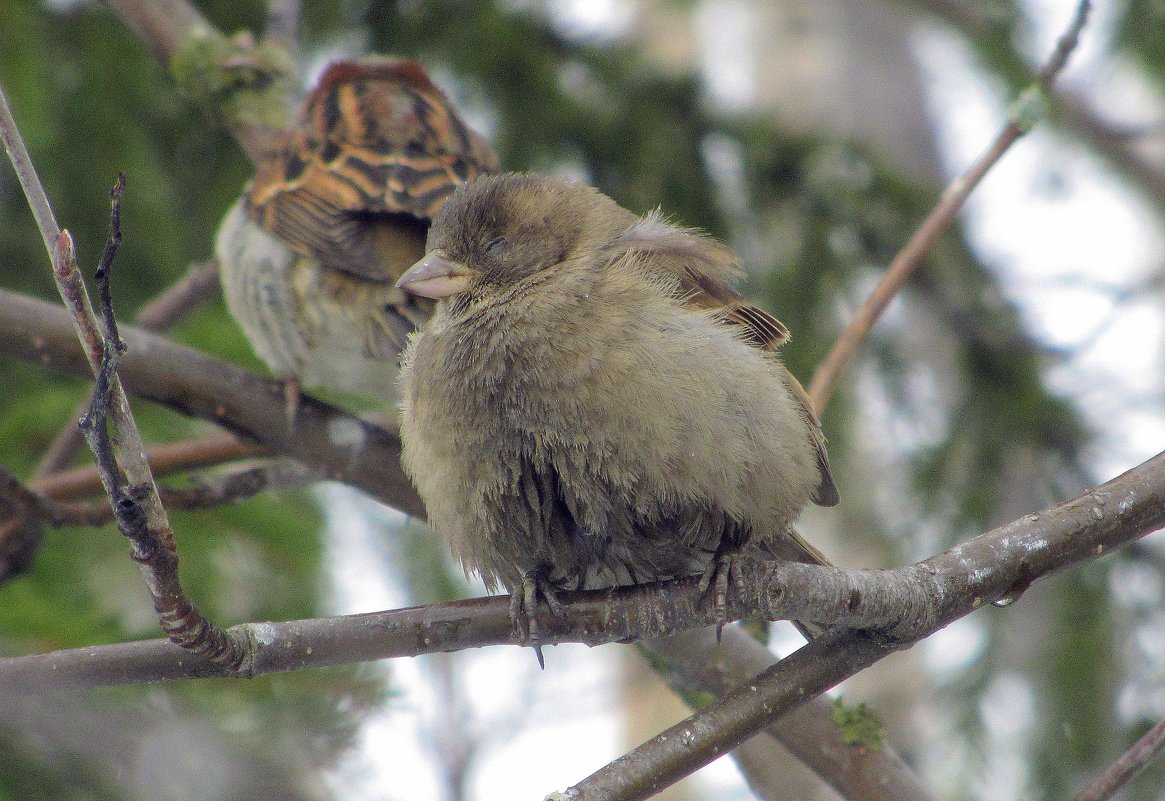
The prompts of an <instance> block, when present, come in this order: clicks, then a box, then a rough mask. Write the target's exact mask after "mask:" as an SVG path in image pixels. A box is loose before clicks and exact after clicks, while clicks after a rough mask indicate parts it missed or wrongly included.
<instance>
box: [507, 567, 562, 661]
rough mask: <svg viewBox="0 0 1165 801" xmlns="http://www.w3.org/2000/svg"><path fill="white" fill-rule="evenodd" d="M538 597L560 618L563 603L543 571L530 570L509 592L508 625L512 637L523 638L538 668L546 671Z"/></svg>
mask: <svg viewBox="0 0 1165 801" xmlns="http://www.w3.org/2000/svg"><path fill="white" fill-rule="evenodd" d="M539 595H541V596H542V598H543V599H544V600H545V601H546V605H547V606H548V607H550V613H551V614H552V615H554V616H555V617H562V616H563V609H562V602H561V601H559V600H558V594H557V592H556V591H555V589H554V587H553V585H552V584H551V583H550V581H549V579H547V577H546V572H545V571H542V570H531V571H530V572H528V573H526V575H524V576H522V583H521V584H519V585H518V586H517V587H515V588H514V590H513V592H512V593H510V622H511V623H512V625H513V627H514V634H515V635H516V636H517V637H520V638H524V639H525V640H526V641H527V642H528V643H529V644H530V646H531V647H533V649H534V655H535V656H536V657H538V667H540V668H542V669H543V670H545V669H546V660H545V659H543V657H542V626H541V624H540V623H539V617H538V596H539Z"/></svg>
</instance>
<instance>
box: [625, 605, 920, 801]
mask: <svg viewBox="0 0 1165 801" xmlns="http://www.w3.org/2000/svg"><path fill="white" fill-rule="evenodd" d="M644 647H645V648H646V649H647V650H648V651H649V652H650V654H651V659H652V663H653V664H654V665H656V666H657V669H659V670H660V672H661V674H662V675H663V677H664V679H665V680H666V681H668V683H669V684H672V685H673V686H675V688H676V689H677V691H678V692H679V693H680V694H681V696H684V697H688V698H691V697H692V696H693V695H696V694H699V693H703V694H705V695H706V696H712V697H717V698H718V697H721V696H723V695H725V694H727V693H729V692H731V691H732V690H734V689H736V688H737V687H740V686H741V685H743V684H745V683H747V682H749V681H751V680H752V678H753V677H754V676H756V675H757V674H758V673H761V672H762V671H764V670H767V669H769V668H770V667H772V666H773V665H774V664H775V663H776V661H777V660H776V658H775V657H774V656H773V652H772V651H770V650H769V649H768V648H766V647H765V646H764V645H762V644H760V643H759V642H757V641H756V640H755V639H753V637H752V636H750V635H749V634H747V633H746V632H745V631H744V630H743V629H740V628H737V627H729V628H726V629H725V630H724V634H723V639H722V641H721V642H720V643H719V645H717V643H716V635H715V632H714V630H713V629H711V628H706V629H698V630H695V631H687V632H682V633H680V634H675V635H672V636H670V637H661V638H658V639H654V640H649V641H647V642H645V643H644ZM709 654H711V655H714V656H715V657H717V658H714V659H709V658H708V656H709ZM832 709H833V705H832V704H831V703H830V702H829V701H827V700H826V699H823V698H816V699H814V700H813V701H811V702H810V703H808V704H806V705H805V706H804V707H802V708H801V709H797V710H794V711H793V712H790V713H789V714H788V715H786V716H785V717H783V718H781V719H780V720H777V721H775V722H774V723H772V724H771V725H769V726H768V727H767V728H766V729H765V731H766V733H767V736H770V737H772V738H774V739H776V740H777V742H779V743H780V744H781V745H782V746H784V747H785V748H786V749H788V751H789V752H791V753H792V754H793V755H794V756H796V757H797V758H798V759H799V760H801V761H802V762H803V763H805V764H806V765H807V766H809V767H810V768H811V769H812V770H813V771H814V772H815V773H817V775H818V776H820V777H821V778H822V779H824V780H825V781H826V782H827V783H828V784H829V785H830V786H831V787H833V788H834V789H835V790H836V791H837V792H838V793H840V794H841V796H842V797H843V798H854V799H874V798H892V799H894V801H933V798H934V796H932V795H931V794H930V792H929V791H928V790H927V789H926V787H924V786H923V785H922V783H921V782H920V781H919V779H918V777H917V776H916V775H915V774H914V772H913V771H911V770H910V768H909V767H908V766H907V765H906V764H905V763H904V762H903V761H902V758H901V757H900V756H898V754H897V753H896V752H895V751H894V749H893V748H891V747H890V746H889V745H888V744H886V745H884V746H883V747H882V748H880V749H870V748H859V747H855V746H853V745H850V744H848V743H846V742H845V740H844V739H843V737H842V733H841V730H840V728H839V727H838V726H837V725H836V724H835V723H834V722H833V720H832Z"/></svg>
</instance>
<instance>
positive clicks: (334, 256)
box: [216, 57, 497, 413]
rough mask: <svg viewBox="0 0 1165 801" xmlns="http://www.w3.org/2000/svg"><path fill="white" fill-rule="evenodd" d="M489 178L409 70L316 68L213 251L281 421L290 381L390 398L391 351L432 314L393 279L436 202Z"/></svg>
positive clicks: (492, 166)
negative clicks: (282, 391)
mask: <svg viewBox="0 0 1165 801" xmlns="http://www.w3.org/2000/svg"><path fill="white" fill-rule="evenodd" d="M496 169H497V157H496V156H495V155H494V153H493V150H492V149H491V148H490V146H489V144H488V143H487V142H486V141H485V140H484V139H483V138H482V137H481V136H479V135H478V134H477V133H475V132H474V131H472V130H471V129H470V128H469V127H468V126H467V125H466V124H465V122H464V121H463V120H462V119H461V117H460V116H459V115H458V113H457V111H456V110H455V109H454V108H453V106H452V105H451V104H450V102H449V99H448V98H447V97H446V96H445V95H444V94H443V93H442V92H441V90H439V89H438V88H437V87H436V86H434V85H433V83H432V82H431V81H430V80H429V78H428V76H427V75H426V74H425V72H424V70H423V69H421V67H420V66H418V65H417V64H415V63H413V62H410V61H403V60H396V59H387V58H380V57H368V58H362V59H353V60H346V61H339V62H336V63H334V64H332V65H331V66H329V67H328V68H327V69H326V70H325V71H324V72H323V74H322V76H321V77H320V80H319V82H318V85H317V86H316V88H315V89H314V90H313V91H312V92H311V93H310V94H309V95H308V96H307V98H306V99H305V100H304V103H303V106H302V109H301V111H300V117H299V121H298V123H297V125H296V127H294V128H293V129H292V130H290V131H288V132H286V133H285V134H284V135H283V137H282V139H280V140H279V141H278V143H277V145H276V146H275V147H274V148H272V151H271V154H270V155H269V156H268V157H267V158H266V159H265V160H264V161H263V162H262V163H261V164H260V165H259V168H258V172H257V174H256V176H255V179H254V181H253V182H252V183H251V185H250V186H249V187H248V188H247V189H246V191H245V192H244V194H243V197H242V198H241V199H240V200H239V202H238V203H236V204H235V205H234V207H233V208H232V209H231V210H230V212H229V213H228V214H227V216H226V219H225V220H224V221H223V224H222V226H221V227H220V229H219V233H218V239H217V243H216V252H217V256H218V261H219V269H220V275H221V281H222V285H223V290H224V294H225V296H226V301H227V305H228V307H229V308H230V311H231V313H232V314H233V315H234V317H235V319H236V320H237V321H238V323H239V325H240V326H241V327H242V329H243V331H244V333H245V334H246V335H247V338H248V339H249V340H250V342H251V344H252V346H253V347H254V349H255V351H256V353H258V355H259V356H260V357H261V358H262V359H263V360H264V361H265V362H266V363H267V365H268V367H270V369H271V371H272V372H273V373H274V374H276V375H277V376H279V377H281V378H283V379H286V380H287V381H288V389H289V395H288V397H289V411H291V412H292V413H294V403H295V400H296V399H297V398H298V390H299V385H301V384H302V385H304V386H325V387H328V388H331V389H336V390H340V391H343V392H348V393H352V394H358V395H365V396H370V397H375V398H377V399H379V400H385V399H388V398H391V397H392V394H393V392H394V391H395V387H396V370H397V360H398V354H399V353H400V351H401V349H402V348H403V347H404V345H405V342H406V339H407V337H408V334H409V333H410V332H411V331H412V330H413V329H414V328H416V327H417V326H419V325H422V324H423V323H424V322H425V320H427V319H428V317H429V315H430V314H431V312H432V307H433V303H432V301H430V300H428V299H425V298H418V297H417V296H411V295H408V294H406V293H404V292H402V291H401V290H400V289H398V288H397V287H396V286H395V284H396V280H397V279H398V278H400V276H401V274H402V273H403V272H404V271H405V270H406V269H408V267H409V266H410V265H412V264H413V262H415V261H416V260H417V259H418V258H420V257H421V255H422V254H423V253H424V243H425V233H426V231H427V230H428V227H429V222H430V220H431V219H432V217H433V214H434V213H435V212H436V211H437V209H438V208H440V206H441V204H442V203H443V202H444V201H445V199H446V198H447V197H448V196H449V194H450V193H452V192H453V190H454V189H455V188H456V187H457V186H459V185H460V184H462V183H464V182H465V181H467V180H469V179H470V178H473V177H474V176H476V175H479V174H481V173H483V172H488V171H494V170H496Z"/></svg>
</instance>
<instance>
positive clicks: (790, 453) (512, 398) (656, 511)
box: [398, 174, 838, 662]
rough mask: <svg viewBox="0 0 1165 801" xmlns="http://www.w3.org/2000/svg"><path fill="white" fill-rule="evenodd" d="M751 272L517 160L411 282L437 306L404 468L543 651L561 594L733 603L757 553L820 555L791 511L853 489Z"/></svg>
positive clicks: (448, 212) (470, 197)
mask: <svg viewBox="0 0 1165 801" xmlns="http://www.w3.org/2000/svg"><path fill="white" fill-rule="evenodd" d="M739 273H740V268H739V266H738V264H737V258H736V256H735V255H734V254H733V253H731V252H730V251H729V250H728V249H727V248H725V247H724V246H723V245H721V244H719V243H718V242H716V241H714V240H712V239H709V238H707V237H705V236H702V235H700V234H698V233H696V232H694V231H691V230H688V229H684V228H681V227H678V226H676V225H673V224H671V223H668V222H667V221H665V220H664V219H663V218H662V217H661V216H660V214H659V213H658V212H653V213H651V214H649V215H647V216H646V217H639V216H637V215H635V214H633V213H632V212H630V211H627V210H626V209H624V208H621V207H620V206H618V205H617V204H616V203H615V202H614V201H613V200H611V199H610V198H608V197H606V196H605V195H603V194H601V193H599V192H598V191H596V190H594V189H592V188H590V187H587V186H584V185H581V184H577V183H570V182H568V181H566V180H561V179H557V178H550V177H537V176H527V175H516V174H505V175H498V176H485V177H481V178H478V179H475V180H474V181H472V182H469V183H467V184H466V185H464V186H462V187H459V188H458V190H457V191H456V192H455V193H454V194H453V196H452V197H451V198H450V199H449V200H448V201H447V202H446V204H445V205H444V206H443V207H442V208H441V210H440V211H439V212H438V213H437V216H436V217H435V218H434V221H433V226H432V228H431V229H430V231H429V236H428V243H427V253H426V255H425V257H424V259H422V260H421V261H419V262H418V263H417V264H416V265H415V266H413V267H412V268H411V269H409V271H408V272H406V273H405V274H404V276H403V277H402V278H401V279H400V281H399V282H398V286H400V287H401V288H403V289H405V290H407V291H408V292H409V293H411V294H414V295H419V296H421V297H425V298H431V299H435V300H438V301H439V303H438V304H437V309H436V312H435V313H434V316H433V319H432V320H431V321H430V322H429V324H428V325H427V327H426V328H424V329H423V330H422V331H420V332H419V333H417V334H414V335H413V337H412V339H411V341H410V344H409V347H408V349H407V350H406V351H405V355H404V357H403V359H402V367H401V376H400V380H401V415H402V421H401V436H402V439H403V442H404V448H403V459H404V465H405V468H406V470H407V471H408V473H409V474H410V476H411V477H412V479H413V481H414V482H415V483H416V485H417V488H418V490H419V491H420V494H421V497H422V498H423V499H424V501H425V506H426V509H427V510H428V514H429V520H430V522H431V523H432V524H433V525H434V526H435V527H436V528H437V529H438V530H439V531H440V532H442V533H443V534H444V535H445V536H446V537H447V538H448V539H449V541H450V543H451V546H452V550H453V552H454V554H455V555H456V556H457V557H459V558H460V560H461V561H462V563H463V565H464V566H465V567H466V569H467V570H468V569H474V570H477V571H478V572H479V573H480V574H481V576H482V578H483V579H484V580H485V582H486V584H487V585H488V586H490V587H491V588H493V587H496V586H497V585H499V584H501V585H503V586H505V587H506V588H507V589H509V590H510V591H511V592H512V602H511V610H512V612H513V613H514V619H515V625H516V626H521V624H522V623H526V624H527V625H528V627H529V636H530V639H531V641H532V642H533V643H534V644H535V646H537V645H538V619H537V602H538V599H539V596H542V597H544V598H545V599H546V600H547V601H548V602H549V603H550V605H551V608H552V609H554V608H555V606H556V600H555V596H554V592H555V590H558V589H564V588H565V589H576V588H587V589H590V588H599V587H606V586H616V585H627V584H634V583H640V582H648V581H657V580H664V579H670V578H677V577H681V576H691V575H702V576H704V577H705V581H708V580H709V579H711V578H712V577H713V576H714V577H715V582H714V583H715V586H716V587H717V593H716V594H717V604H718V606H719V607H720V609H721V615H722V616H723V614H724V613H723V604H724V595H725V594H726V591H727V580H728V573H729V570H728V568H729V567H730V566H731V562H732V560H733V559H734V557H735V556H736V555H737V554H740V553H742V552H744V551H745V550H746V549H748V550H751V549H753V548H759V549H761V550H762V551H763V552H767V554H768V558H772V557H776V558H780V559H787V560H794V561H801V562H812V563H823V562H824V559H823V557H821V555H820V554H819V553H818V552H817V551H816V550H815V549H813V548H812V547H811V546H809V545H808V544H807V543H805V542H804V541H803V540H802V539H801V538H800V537H799V536H798V535H797V534H796V532H795V531H793V529H792V528H791V525H790V524H791V522H792V521H793V519H794V518H795V517H797V515H798V514H799V513H800V511H801V510H802V508H803V507H804V506H805V505H806V504H807V503H809V502H810V501H813V502H815V503H818V504H822V505H826V506H829V505H833V504H835V503H837V500H838V495H837V488H836V487H835V485H834V482H833V478H832V476H831V475H830V470H829V462H828V458H827V456H826V451H825V442H824V438H823V436H822V432H821V426H820V424H819V423H818V421H817V418H816V416H815V415H814V412H813V409H812V408H811V405H810V402H809V399H808V398H807V396H806V395H805V392H804V390H803V389H802V388H801V385H800V384H798V383H797V380H796V379H795V378H794V377H793V376H792V375H791V374H790V373H789V371H788V370H786V369H785V367H784V366H783V365H782V364H781V362H780V361H779V359H778V358H777V356H776V354H775V352H774V351H775V350H776V348H777V346H779V345H780V344H781V343H782V342H784V341H785V340H786V339H787V338H788V332H787V330H786V329H785V327H784V326H783V325H782V324H781V323H780V322H779V321H777V320H776V319H775V318H773V317H772V316H770V315H769V314H767V313H766V312H764V311H762V310H761V309H759V308H757V307H756V306H753V305H751V304H750V303H749V302H748V301H746V300H745V299H744V298H743V297H742V296H741V295H740V294H738V293H737V292H736V291H735V290H734V289H733V288H732V286H731V282H732V281H733V279H735V278H736V277H737V276H738V274H739ZM538 656H539V661H540V662H541V653H540V651H539V654H538Z"/></svg>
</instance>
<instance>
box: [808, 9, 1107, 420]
mask: <svg viewBox="0 0 1165 801" xmlns="http://www.w3.org/2000/svg"><path fill="white" fill-rule="evenodd" d="M1090 7H1091V4H1090V3H1089V2H1088V0H1080V2H1079V3H1078V5H1077V6H1076V14H1075V15H1074V16H1073V18H1072V22H1071V24H1070V25H1069V26H1068V29H1067V30H1066V31H1065V32H1064V34H1063V35H1062V36H1061V37H1060V39H1059V41H1058V42H1057V44H1056V49H1055V50H1054V51H1053V53H1052V55H1051V57H1050V58H1049V59H1048V61H1047V63H1046V64H1045V65H1044V67H1043V68H1042V69H1041V70H1040V72H1039V74H1038V76H1037V78H1036V81H1035V84H1034V85H1033V86H1032V87H1030V88H1029V89H1028V90H1027V91H1025V92H1024V93H1023V95H1021V96H1020V98H1019V99H1018V100H1017V101H1016V103H1015V105H1014V106H1013V107H1012V111H1011V115H1010V119H1009V120H1008V122H1007V124H1006V125H1005V126H1004V127H1003V130H1002V131H1000V132H999V134H998V135H997V136H996V137H995V141H994V142H992V143H991V145H990V146H988V148H987V150H986V151H985V152H984V154H983V155H982V156H980V157H979V159H978V161H976V162H975V163H974V164H972V165H971V166H970V167H969V168H968V169H967V170H966V172H964V173H963V174H962V175H960V176H959V177H958V178H956V179H955V180H954V181H952V182H951V183H950V185H949V186H948V187H947V189H946V191H945V192H943V196H942V199H941V200H940V201H939V204H938V205H937V206H935V208H934V210H933V211H932V212H931V213H930V215H929V216H928V217H927V218H926V220H924V221H923V223H922V225H921V226H919V228H918V230H917V231H915V233H914V235H913V236H912V237H910V241H909V242H907V243H906V246H905V247H904V248H902V250H901V251H899V252H898V255H897V256H895V257H894V261H893V262H892V263H891V264H890V267H889V268H888V269H887V270H886V272H885V274H884V275H883V276H882V278H881V279H880V280H879V281H878V285H877V286H876V287H874V291H873V292H871V293H870V296H869V297H868V298H866V301H865V302H864V303H863V304H862V306H861V308H859V309H858V311H857V313H856V314H855V315H854V318H853V319H852V320H851V321H850V323H849V325H847V326H846V329H845V331H843V332H842V335H841V336H840V337H839V338H838V340H837V342H836V343H835V344H834V346H833V349H832V350H831V351H830V352H829V354H828V355H827V356H826V357H825V360H824V361H823V362H822V363H821V364H820V365H819V366H818V367H817V370H816V371H814V373H813V380H812V381H811V382H810V384H809V397H810V399H811V400H812V402H813V407H814V408H815V409H816V410H817V412H818V413H819V414H820V413H821V411H822V410H823V409H824V408H825V404H826V403H828V402H829V398H830V396H831V395H832V394H833V390H834V387H835V386H836V384H837V381H838V378H839V377H840V376H841V372H842V370H844V369H845V367H846V365H847V364H849V362H850V360H851V359H853V357H854V354H855V353H856V352H857V349H858V348H859V347H860V346H861V344H862V342H864V341H865V340H866V337H867V336H869V333H870V329H872V328H873V327H874V323H876V322H877V321H878V318H880V317H881V316H882V312H884V311H885V310H886V307H887V306H889V305H890V301H891V300H893V299H894V297H895V296H896V295H897V294H898V292H899V291H900V290H901V289H902V287H903V286H904V285H905V284H906V281H907V280H908V279H909V278H910V276H911V275H913V274H914V272H915V271H916V270H917V269H918V268H919V267H921V266H922V263H923V261H924V260H925V259H926V257H927V256H928V255H929V254H930V252H931V250H933V249H934V246H935V244H936V243H937V242H938V240H939V238H940V237H941V236H942V235H943V234H944V233H945V232H946V230H947V229H948V228H949V227H950V225H951V223H952V222H953V221H954V219H955V215H957V214H958V213H959V211H960V210H961V209H962V208H963V204H964V203H966V201H967V198H968V197H969V196H970V194H971V192H972V191H974V189H975V187H977V186H978V185H979V183H980V181H982V180H983V177H984V176H985V175H987V173H988V172H990V170H991V168H992V167H994V166H995V165H996V164H997V163H999V160H1000V159H1001V158H1003V154H1004V153H1006V152H1007V150H1008V149H1009V148H1010V147H1011V146H1012V145H1013V144H1015V142H1017V141H1018V140H1019V139H1020V138H1021V137H1022V136H1023V135H1024V134H1026V133H1027V132H1028V131H1029V130H1031V128H1032V127H1034V125H1035V123H1036V122H1037V121H1038V118H1039V115H1040V114H1042V113H1043V102H1044V101H1043V98H1044V96H1046V95H1047V94H1048V92H1050V91H1051V88H1052V84H1053V83H1054V82H1055V80H1056V77H1057V76H1058V75H1059V74H1060V72H1061V71H1062V70H1063V68H1064V65H1065V64H1066V63H1067V61H1068V57H1069V56H1070V55H1071V53H1072V50H1073V49H1075V47H1076V44H1077V42H1078V41H1079V38H1080V32H1081V31H1082V30H1083V28H1084V24H1085V23H1086V22H1087V21H1088V12H1089V9H1090Z"/></svg>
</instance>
